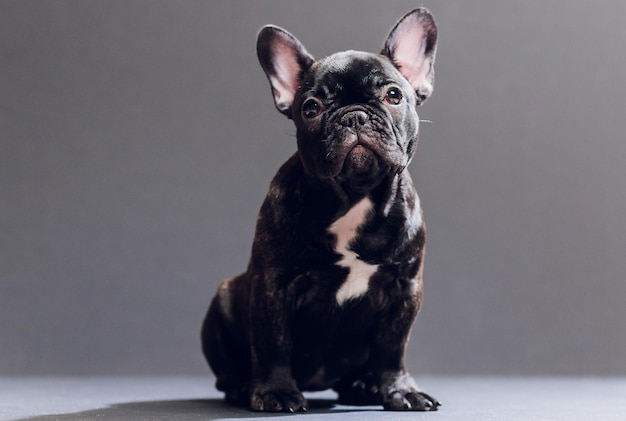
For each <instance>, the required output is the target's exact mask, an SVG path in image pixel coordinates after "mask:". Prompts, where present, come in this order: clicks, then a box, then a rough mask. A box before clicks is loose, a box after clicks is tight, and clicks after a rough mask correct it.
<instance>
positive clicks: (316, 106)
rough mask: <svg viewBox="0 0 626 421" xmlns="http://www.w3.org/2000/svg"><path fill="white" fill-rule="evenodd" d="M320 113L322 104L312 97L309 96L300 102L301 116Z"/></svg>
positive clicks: (312, 116) (313, 115)
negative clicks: (302, 102)
mask: <svg viewBox="0 0 626 421" xmlns="http://www.w3.org/2000/svg"><path fill="white" fill-rule="evenodd" d="M321 113H322V104H321V103H320V102H319V101H318V100H317V99H314V98H309V99H307V100H306V101H304V104H302V117H304V118H308V119H311V118H315V117H317V116H319V115H320V114H321Z"/></svg>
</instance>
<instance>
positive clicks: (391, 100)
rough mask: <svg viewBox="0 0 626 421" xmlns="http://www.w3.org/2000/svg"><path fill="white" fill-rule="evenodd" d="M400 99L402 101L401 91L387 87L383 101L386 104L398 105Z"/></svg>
mask: <svg viewBox="0 0 626 421" xmlns="http://www.w3.org/2000/svg"><path fill="white" fill-rule="evenodd" d="M400 101H402V92H401V91H400V89H398V88H389V89H387V94H386V95H385V102H386V103H387V104H392V105H398V104H399V103H400Z"/></svg>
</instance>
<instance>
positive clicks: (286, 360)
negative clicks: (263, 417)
mask: <svg viewBox="0 0 626 421" xmlns="http://www.w3.org/2000/svg"><path fill="white" fill-rule="evenodd" d="M273 272H275V271H273ZM274 276H276V275H275V273H274ZM278 285H279V283H278V282H277V280H276V279H272V278H271V277H270V275H265V276H258V277H253V281H252V288H253V293H252V294H251V301H250V327H251V329H250V335H251V337H250V345H251V358H252V361H251V362H252V379H251V383H250V408H251V409H252V410H254V411H270V412H281V411H286V412H297V411H306V410H307V402H306V400H305V399H304V396H303V395H302V393H301V392H300V390H299V389H298V386H297V385H296V381H295V380H294V378H293V374H292V370H291V350H292V340H291V334H290V332H289V318H290V317H291V309H290V308H289V302H290V299H289V297H288V291H287V289H286V288H280V287H279V286H278Z"/></svg>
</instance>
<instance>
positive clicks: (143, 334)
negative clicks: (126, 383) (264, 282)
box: [0, 0, 626, 377]
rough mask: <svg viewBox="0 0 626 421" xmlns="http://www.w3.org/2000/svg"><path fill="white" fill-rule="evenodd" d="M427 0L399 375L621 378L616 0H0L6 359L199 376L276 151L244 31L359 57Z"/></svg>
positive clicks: (285, 147) (1, 278)
mask: <svg viewBox="0 0 626 421" xmlns="http://www.w3.org/2000/svg"><path fill="white" fill-rule="evenodd" d="M420 5H425V6H427V7H429V8H430V9H431V10H432V12H433V13H434V14H435V16H436V18H437V20H438V23H439V25H440V46H439V53H438V56H437V63H436V75H437V77H436V83H435V91H434V95H433V97H432V98H431V99H430V100H428V101H427V102H426V104H425V105H424V106H423V107H422V109H421V114H420V116H421V118H422V119H424V120H429V121H430V122H424V123H422V126H421V133H422V139H421V143H420V145H419V147H418V151H417V156H416V158H415V160H414V161H413V163H412V166H411V171H412V174H413V175H414V178H415V181H416V185H417V187H418V191H419V193H420V197H421V199H422V204H423V207H424V211H425V215H426V221H427V224H428V251H427V259H426V271H425V282H426V290H425V291H426V296H425V304H424V307H423V309H422V312H421V315H420V317H419V319H418V321H417V323H416V325H415V328H414V330H413V334H412V338H411V343H410V346H409V349H408V365H409V367H411V368H412V370H413V371H414V372H415V373H416V374H419V373H422V374H423V373H427V374H454V375H466V374H475V375H507V374H523V375H617V374H621V375H624V374H626V364H625V363H624V362H625V361H626V280H625V277H626V218H625V214H626V140H625V138H626V136H625V134H624V133H625V131H626V111H625V110H626V107H625V105H624V101H625V98H626V80H625V75H626V48H625V47H624V45H625V44H626V25H624V24H623V17H624V16H626V3H625V2H622V1H596V2H593V3H589V2H582V1H576V2H572V1H566V0H559V1H556V0H552V1H539V0H536V1H521V0H520V1H507V2H501V1H496V0H478V1H472V2H466V1H460V0H459V1H424V2H423V3H422V2H412V1H364V0H353V1H335V0H333V1H315V2H313V1H309V2H305V1H301V2H297V1H287V0H284V1H277V0H275V1H249V2H242V1H230V0H228V1H227V0H224V1H178V2H176V1H134V0H131V1H126V0H123V1H122V0H119V1H7V0H4V1H0V373H2V374H28V375H45V374H68V375H74V374H200V375H204V374H208V372H209V371H208V368H207V367H206V366H205V363H204V360H203V359H202V356H201V353H200V344H199V328H200V323H201V320H202V318H203V316H204V312H205V309H206V306H207V304H208V302H209V300H210V298H211V296H212V295H213V293H214V291H215V288H216V285H217V282H218V281H219V280H221V279H222V278H224V277H227V276H230V275H234V274H236V273H238V272H240V271H242V270H243V269H244V268H245V265H246V264H247V259H248V256H249V250H250V244H251V240H252V235H253V230H254V224H255V219H256V214H257V210H258V208H259V206H260V203H261V201H262V200H263V197H264V195H265V192H266V189H267V186H268V183H269V181H270V179H271V177H272V176H273V174H274V172H275V171H276V169H277V167H278V166H279V165H280V164H281V163H282V162H283V161H284V160H285V159H286V158H287V157H288V156H290V155H291V154H292V153H293V151H294V150H295V138H294V129H293V128H292V125H291V122H289V121H288V120H287V119H285V118H284V117H283V116H282V115H280V114H279V113H278V112H277V111H275V109H274V107H273V104H272V99H271V97H270V88H269V86H268V84H267V82H266V79H265V76H264V75H263V73H262V71H261V69H260V67H259V66H258V65H257V62H256V57H255V48H254V45H255V36H256V32H257V30H258V29H259V28H260V27H261V26H262V25H264V24H268V23H274V24H278V25H281V26H284V27H286V28H287V29H288V30H290V31H292V32H293V33H294V34H296V36H298V37H299V38H300V39H301V40H302V41H303V42H304V44H305V45H306V46H307V47H308V49H309V50H310V51H311V52H312V53H313V54H314V55H316V56H318V57H321V56H324V55H327V54H330V53H332V52H334V51H336V50H342V49H349V48H352V49H360V50H369V51H378V49H379V48H380V47H381V45H382V42H383V39H384V37H385V35H386V34H387V32H388V30H389V29H390V28H391V26H392V25H393V24H394V23H395V21H396V19H397V18H399V17H400V16H401V15H402V14H403V13H404V12H406V11H408V10H410V9H412V8H414V7H417V6H420ZM418 377H419V376H418Z"/></svg>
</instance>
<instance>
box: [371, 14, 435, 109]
mask: <svg viewBox="0 0 626 421" xmlns="http://www.w3.org/2000/svg"><path fill="white" fill-rule="evenodd" d="M436 51H437V25H436V24H435V20H434V19H433V17H432V15H431V14H430V12H429V11H428V10H426V9H424V8H419V9H415V10H413V11H412V12H409V13H407V14H406V15H404V17H402V18H401V19H400V20H399V21H398V23H397V24H396V26H394V27H393V29H392V30H391V32H390V33H389V36H388V37H387V40H386V41H385V46H384V47H383V50H382V52H381V54H382V55H384V56H387V57H388V58H389V59H390V60H391V61H392V62H393V64H394V65H395V66H396V67H397V68H398V70H400V72H401V73H402V74H403V75H404V77H406V78H407V80H408V81H409V83H410V84H411V86H413V89H415V92H416V94H417V98H418V102H419V103H422V102H424V101H426V99H427V98H428V97H429V96H430V94H431V93H432V91H433V83H434V81H435V71H434V68H433V65H434V64H435V53H436Z"/></svg>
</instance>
